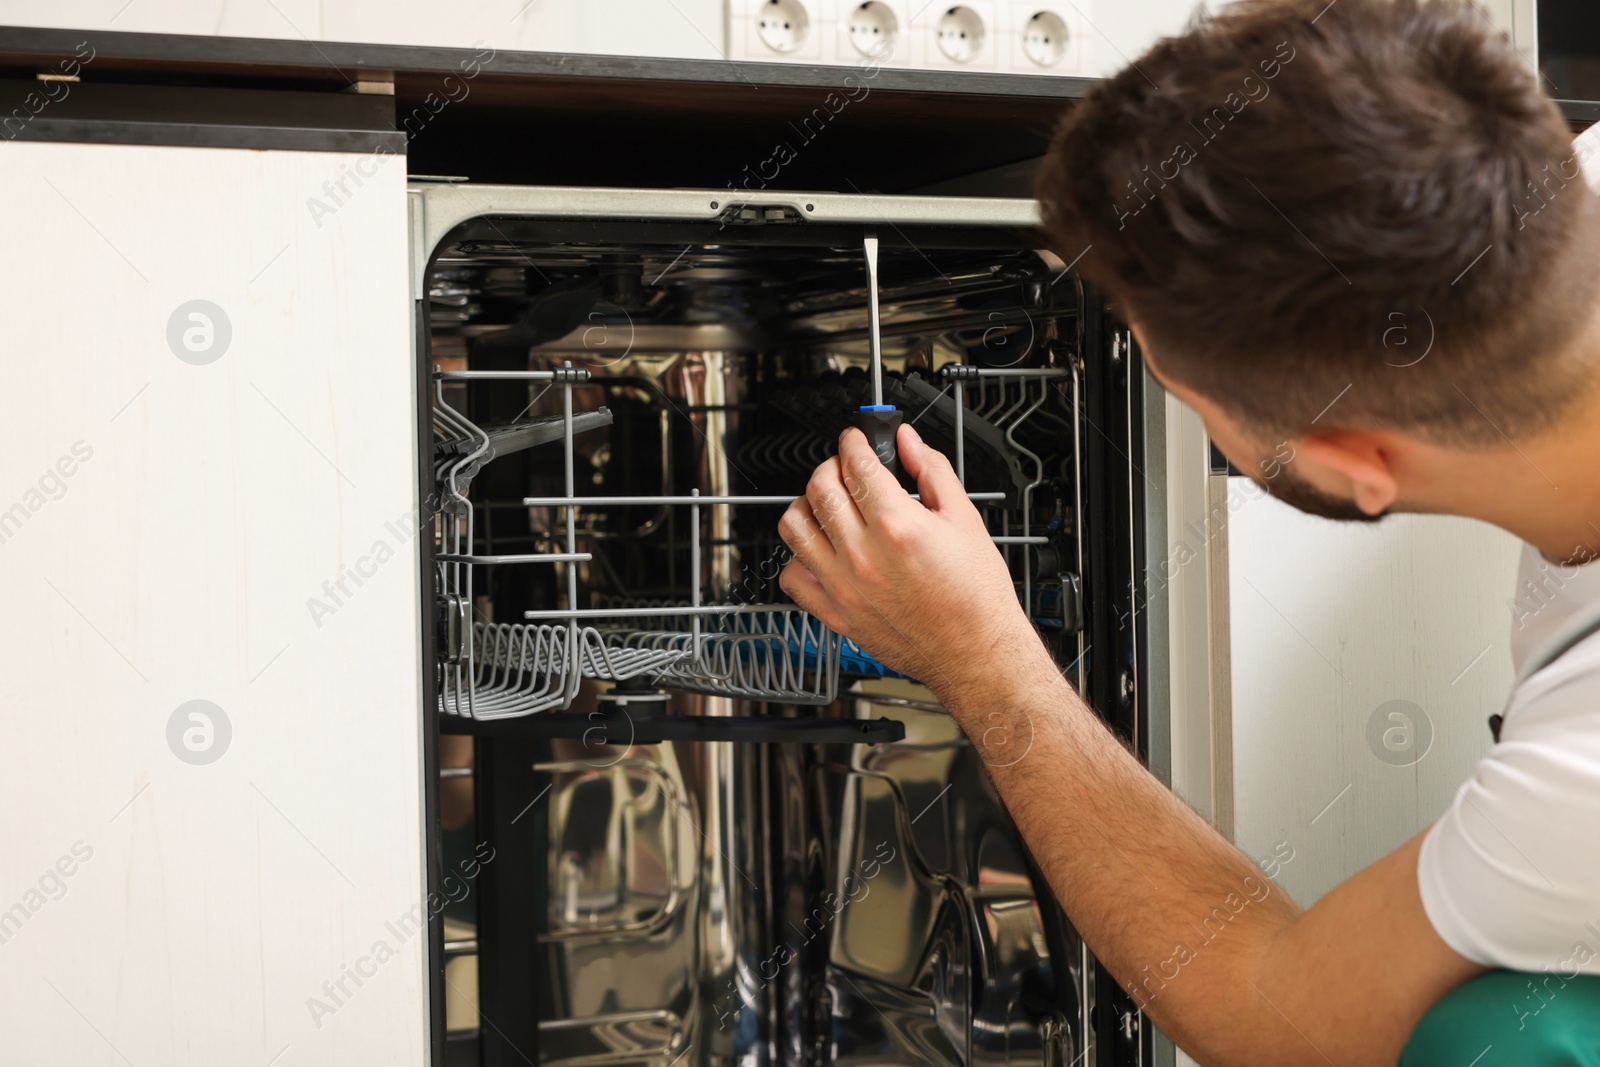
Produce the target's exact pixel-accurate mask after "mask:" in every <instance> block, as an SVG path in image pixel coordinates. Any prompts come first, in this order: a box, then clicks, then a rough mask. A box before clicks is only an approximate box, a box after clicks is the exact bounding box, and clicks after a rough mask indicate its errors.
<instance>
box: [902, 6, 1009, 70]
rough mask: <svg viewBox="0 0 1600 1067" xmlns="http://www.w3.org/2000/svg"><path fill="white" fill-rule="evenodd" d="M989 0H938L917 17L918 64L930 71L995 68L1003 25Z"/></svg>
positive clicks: (916, 59) (1000, 52)
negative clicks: (952, 0) (938, 0)
mask: <svg viewBox="0 0 1600 1067" xmlns="http://www.w3.org/2000/svg"><path fill="white" fill-rule="evenodd" d="M997 15H998V12H997V10H996V4H995V3H993V2H992V0H955V2H954V3H951V2H950V0H940V3H938V4H933V3H929V4H927V6H926V7H925V8H924V10H923V11H922V13H921V14H920V15H918V16H916V21H917V26H916V31H917V36H918V38H919V40H918V42H917V44H918V46H919V48H918V53H919V54H917V55H916V56H915V57H914V58H913V60H912V62H913V63H915V64H916V65H917V66H921V67H928V68H930V69H933V70H985V71H992V70H995V69H996V68H997V67H998V66H999V65H1000V64H999V62H998V61H997V57H998V56H1000V55H1001V54H1002V51H1001V47H1000V46H1001V44H1002V41H1001V38H1002V36H1003V30H1002V27H1001V25H1000V23H999V21H998V19H997Z"/></svg>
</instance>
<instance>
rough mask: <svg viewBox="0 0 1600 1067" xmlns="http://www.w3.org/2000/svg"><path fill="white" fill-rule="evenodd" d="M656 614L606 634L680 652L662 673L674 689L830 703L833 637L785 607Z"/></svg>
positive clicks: (836, 645) (835, 670)
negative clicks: (644, 621)
mask: <svg viewBox="0 0 1600 1067" xmlns="http://www.w3.org/2000/svg"><path fill="white" fill-rule="evenodd" d="M712 610H713V611H714V612H715V613H714V614H695V615H681V616H660V617H656V618H652V619H648V620H647V621H648V622H651V623H655V624H657V625H652V626H647V627H627V628H619V629H618V630H616V631H613V634H614V636H615V637H617V638H618V639H620V641H621V643H622V645H623V646H624V647H626V648H629V649H638V650H640V651H644V650H651V651H658V650H659V651H666V650H668V649H681V650H683V652H684V653H685V655H683V656H682V658H680V659H678V660H676V661H674V662H673V663H671V664H669V665H668V666H667V667H666V668H665V670H663V671H662V673H661V675H660V678H661V681H662V683H663V684H665V685H669V686H671V687H672V688H674V689H683V690H687V691H689V692H692V693H706V694H709V695H712V696H727V697H735V698H738V699H741V700H760V701H774V702H782V703H786V704H830V703H832V702H833V700H834V699H835V697H837V695H838V692H839V650H840V639H839V635H838V634H836V633H834V632H833V631H832V630H830V629H828V628H827V627H826V626H824V625H822V623H821V622H820V621H819V620H817V619H815V618H813V617H812V616H811V615H809V614H808V613H807V612H805V611H803V610H802V609H800V608H797V607H793V606H764V605H762V606H746V605H740V606H737V607H734V606H729V607H724V608H721V609H712Z"/></svg>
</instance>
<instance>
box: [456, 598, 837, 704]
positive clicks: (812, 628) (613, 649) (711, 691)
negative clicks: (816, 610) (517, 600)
mask: <svg viewBox="0 0 1600 1067" xmlns="http://www.w3.org/2000/svg"><path fill="white" fill-rule="evenodd" d="M676 607H679V608H690V606H689V605H678V606H676ZM626 612H627V609H625V608H624V609H619V614H625V613H626ZM472 630H473V633H472V646H471V650H470V652H465V650H464V652H465V654H464V655H463V656H462V657H461V658H460V659H459V660H458V661H457V662H456V663H453V664H447V665H446V669H445V671H444V677H443V683H444V684H443V685H442V686H441V687H440V696H439V701H440V710H441V711H443V712H444V713H446V714H448V715H459V716H464V717H466V718H474V719H496V718H509V717H513V716H518V715H532V714H535V713H538V712H542V711H558V710H565V709H566V708H567V707H569V706H570V705H571V702H572V700H573V698H574V697H575V696H576V694H577V687H578V683H579V682H580V681H581V680H582V679H590V680H592V681H602V682H626V681H631V680H634V679H643V680H645V681H648V682H652V683H659V684H661V685H665V686H668V687H670V688H673V689H680V690H684V691H686V692H692V693H704V694H707V695H711V696H726V697H734V698H738V699H743V700H758V701H775V702H782V703H788V704H828V703H832V701H833V700H834V699H835V698H836V697H837V695H838V688H839V656H840V647H841V641H840V639H839V636H838V635H837V634H835V633H834V632H833V631H832V630H830V629H828V628H827V627H826V626H823V625H822V623H821V622H819V621H818V620H816V619H815V618H813V617H811V616H810V615H808V614H807V613H806V612H804V611H802V610H801V609H799V608H795V607H781V606H780V607H767V606H755V607H752V606H744V605H740V606H726V607H714V608H713V609H712V613H706V612H704V611H702V612H701V613H699V614H692V615H691V614H673V615H652V616H647V617H643V618H626V617H618V618H616V619H614V620H611V621H609V622H605V623H602V624H600V625H589V626H583V625H569V624H567V623H485V622H478V623H476V624H474V626H473V628H472Z"/></svg>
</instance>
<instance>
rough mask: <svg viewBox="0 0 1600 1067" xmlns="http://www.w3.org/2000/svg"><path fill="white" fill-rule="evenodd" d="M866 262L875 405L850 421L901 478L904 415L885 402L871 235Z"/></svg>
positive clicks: (875, 261)
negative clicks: (899, 442) (899, 437)
mask: <svg viewBox="0 0 1600 1067" xmlns="http://www.w3.org/2000/svg"><path fill="white" fill-rule="evenodd" d="M861 245H862V251H863V252H864V253H865V255H866V260H867V319H868V331H869V335H870V337H871V343H872V371H871V377H872V403H870V404H865V405H863V406H862V407H861V409H860V410H859V411H856V412H853V413H852V414H851V418H850V422H851V424H852V425H853V426H855V427H856V429H858V430H860V431H861V432H862V433H864V434H866V435H867V443H868V444H870V445H871V446H872V451H873V452H875V453H877V456H878V459H879V461H880V462H882V464H883V465H884V466H885V467H888V468H889V473H891V474H893V475H894V476H895V477H896V478H898V477H900V452H899V449H898V448H896V446H895V432H896V431H897V430H899V429H900V420H901V414H900V411H899V410H898V409H897V408H896V407H895V406H894V405H893V404H885V403H884V402H883V339H882V336H881V332H880V326H879V318H878V237H877V235H876V234H873V233H868V234H867V235H866V236H865V237H864V238H863V239H862V242H861Z"/></svg>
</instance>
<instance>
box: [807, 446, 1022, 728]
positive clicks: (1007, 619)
mask: <svg viewBox="0 0 1600 1067" xmlns="http://www.w3.org/2000/svg"><path fill="white" fill-rule="evenodd" d="M897 440H898V443H899V448H900V462H901V464H902V465H903V466H904V467H905V469H906V471H907V473H909V474H910V475H911V476H912V477H913V478H915V479H916V482H917V490H918V493H919V495H920V496H921V498H922V500H921V502H920V503H919V502H918V501H917V500H915V499H913V498H912V496H911V495H910V494H909V493H907V492H906V491H905V490H904V489H902V488H901V487H900V483H899V482H897V481H896V480H895V478H894V476H893V475H892V474H890V473H889V471H888V469H887V468H885V467H884V465H883V464H882V463H881V462H880V461H879V460H878V457H877V456H876V455H874V454H873V451H872V448H871V446H870V445H868V443H867V439H866V436H865V435H864V434H863V433H862V432H861V431H860V430H856V429H850V430H846V431H845V433H844V436H843V437H841V438H840V439H839V455H838V456H837V457H836V458H834V459H830V460H828V461H827V462H826V463H824V464H822V466H820V467H818V468H817V470H816V473H815V474H813V475H812V476H811V482H810V484H809V485H807V486H806V495H805V496H803V497H801V498H800V499H799V500H796V501H795V502H794V503H793V504H792V505H790V507H789V510H788V512H787V513H785V514H784V516H783V521H782V522H781V523H780V524H779V527H778V530H779V533H781V534H782V536H783V539H784V540H785V541H786V542H788V544H789V547H790V548H792V549H793V550H794V554H795V558H794V559H793V560H792V561H790V563H789V565H788V566H786V567H785V568H784V569H783V575H782V577H781V579H780V584H781V585H782V587H783V591H784V592H786V593H788V594H789V596H791V597H793V598H794V601H795V603H797V604H799V605H800V606H801V607H803V608H805V609H806V610H807V611H809V612H811V613H812V614H813V615H815V616H817V617H818V618H819V619H821V620H822V621H823V622H825V623H826V624H828V625H829V626H831V627H832V628H833V629H835V630H837V631H838V632H839V633H842V634H844V635H845V636H846V637H848V638H850V639H851V640H852V641H855V642H856V643H857V644H859V645H861V646H862V647H863V648H866V649H869V650H870V651H871V652H872V653H873V654H874V655H875V656H877V657H878V658H879V659H880V660H881V661H882V662H884V663H886V664H887V665H888V666H890V667H892V668H894V669H895V670H897V671H900V672H901V673H902V674H907V675H910V676H911V677H913V678H916V679H918V680H920V681H921V682H922V683H923V684H924V685H926V686H927V687H928V688H930V689H932V690H933V691H934V692H935V693H936V694H938V695H939V696H940V698H941V699H944V700H946V701H949V700H950V699H952V698H954V697H955V696H956V695H957V694H958V693H960V692H961V691H962V690H963V689H964V688H965V687H968V686H970V685H973V684H981V682H982V679H983V677H984V675H985V674H987V673H988V671H989V670H990V669H991V667H992V665H993V663H994V661H995V657H996V656H997V655H1002V654H1004V653H1005V652H1006V651H1007V650H1008V649H1015V648H1017V647H1019V646H1036V645H1038V643H1039V642H1038V639H1037V638H1036V637H1035V636H1034V634H1033V631H1032V628H1031V627H1030V625H1029V623H1028V620H1027V618H1026V616H1025V615H1024V614H1023V612H1022V606H1021V605H1020V604H1019V603H1018V602H1017V593H1016V590H1015V588H1014V587H1013V586H1012V584H1011V576H1010V574H1009V572H1008V571H1007V570H1006V565H1005V561H1004V560H1002V559H1001V558H1000V554H999V552H997V551H996V550H995V547H994V542H993V541H991V540H990V538H989V533H988V531H987V530H985V529H984V525H983V519H982V517H981V516H979V514H978V510H977V508H975V507H973V506H972V501H970V500H968V499H967V492H966V489H964V488H963V487H962V485H961V483H960V482H959V481H958V480H957V479H956V475H955V471H954V470H952V469H951V467H950V461H949V460H948V459H946V458H945V457H944V455H943V454H942V453H940V452H939V451H937V450H936V449H933V448H929V447H928V446H927V445H926V444H924V443H923V441H922V438H921V437H919V436H918V435H917V431H916V430H914V429H912V428H911V427H910V426H909V425H907V426H902V427H900V432H899V437H898V439H897Z"/></svg>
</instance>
